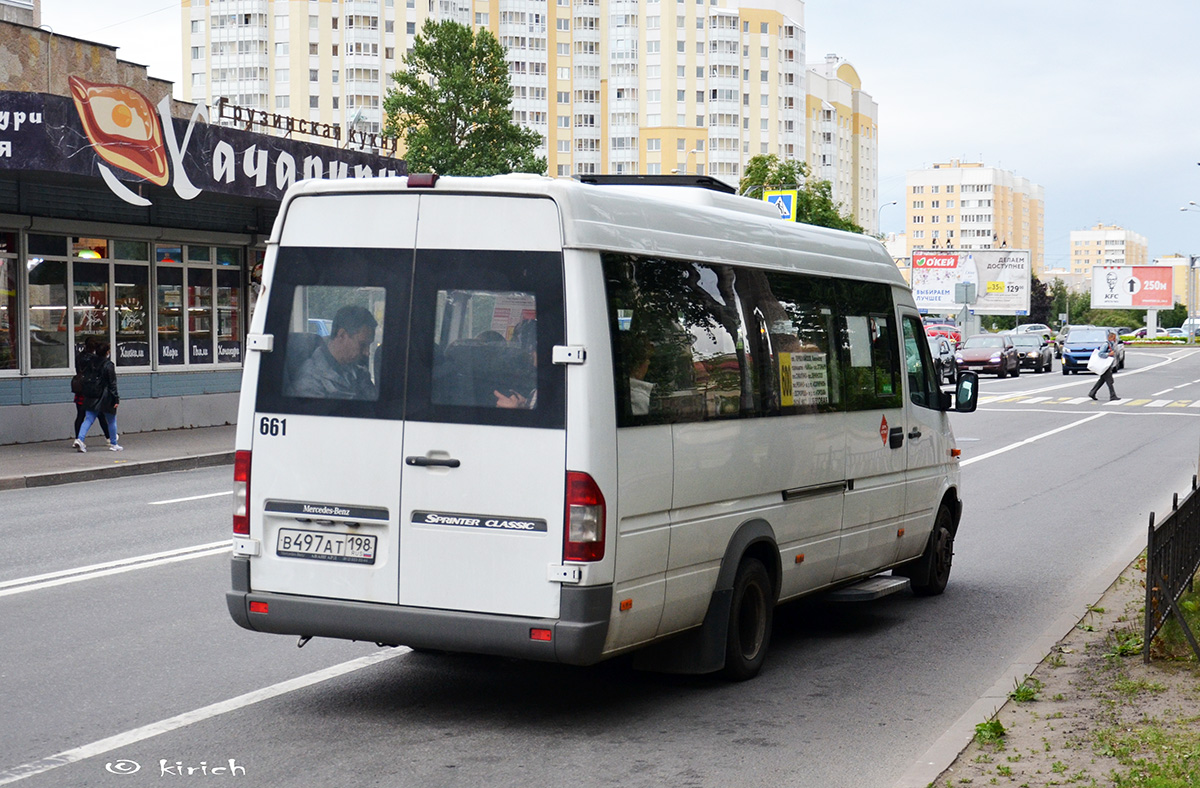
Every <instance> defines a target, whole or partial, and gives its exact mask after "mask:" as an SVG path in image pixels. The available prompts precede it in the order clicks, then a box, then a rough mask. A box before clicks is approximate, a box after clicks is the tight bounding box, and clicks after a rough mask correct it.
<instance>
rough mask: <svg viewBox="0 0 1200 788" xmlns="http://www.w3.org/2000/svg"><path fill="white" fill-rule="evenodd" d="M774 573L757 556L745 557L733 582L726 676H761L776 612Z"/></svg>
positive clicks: (726, 649)
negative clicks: (772, 574)
mask: <svg viewBox="0 0 1200 788" xmlns="http://www.w3.org/2000/svg"><path fill="white" fill-rule="evenodd" d="M772 588H773V586H772V584H771V576H770V575H769V574H768V573H767V569H766V567H765V566H763V564H762V562H761V561H759V560H758V559H757V558H749V557H747V558H744V559H743V560H742V563H741V564H740V565H739V566H738V571H737V576H736V577H735V578H734V581H733V599H732V601H731V603H730V606H729V631H728V632H727V633H726V641H725V643H726V645H725V668H724V670H723V673H724V675H725V677H726V678H728V679H732V680H733V681H745V680H746V679H751V678H754V677H755V676H756V675H758V671H759V670H760V669H762V665H763V661H764V660H765V659H766V657H767V647H768V646H769V645H770V643H771V624H772V621H773V619H774V615H775V604H774V594H773V593H772Z"/></svg>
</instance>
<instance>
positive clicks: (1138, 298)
mask: <svg viewBox="0 0 1200 788" xmlns="http://www.w3.org/2000/svg"><path fill="white" fill-rule="evenodd" d="M1173 306H1175V269H1174V268H1172V267H1171V266H1167V265H1162V266H1159V265H1123V266H1099V265H1097V266H1093V268H1092V309H1170V308H1171V307H1173Z"/></svg>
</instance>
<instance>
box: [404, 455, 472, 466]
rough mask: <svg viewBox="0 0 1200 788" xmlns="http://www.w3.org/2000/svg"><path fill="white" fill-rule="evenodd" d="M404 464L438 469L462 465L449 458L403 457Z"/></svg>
mask: <svg viewBox="0 0 1200 788" xmlns="http://www.w3.org/2000/svg"><path fill="white" fill-rule="evenodd" d="M404 464H405V465H419V466H421V467H430V466H435V467H439V468H457V467H458V466H460V465H462V463H461V462H459V461H458V460H456V459H453V458H451V457H445V458H441V457H405V458H404Z"/></svg>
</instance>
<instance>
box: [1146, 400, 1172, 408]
mask: <svg viewBox="0 0 1200 788" xmlns="http://www.w3.org/2000/svg"><path fill="white" fill-rule="evenodd" d="M1170 402H1171V400H1169V399H1156V400H1154V402H1151V403H1150V404H1149V405H1147V406H1146V407H1147V408H1165V407H1166V406H1167V404H1168V403H1170Z"/></svg>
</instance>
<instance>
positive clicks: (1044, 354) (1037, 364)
mask: <svg viewBox="0 0 1200 788" xmlns="http://www.w3.org/2000/svg"><path fill="white" fill-rule="evenodd" d="M1012 341H1013V345H1015V346H1016V348H1017V358H1018V360H1019V361H1020V362H1021V366H1022V367H1029V368H1030V369H1032V370H1033V371H1034V372H1049V371H1050V369H1051V367H1053V366H1054V349H1053V348H1052V347H1051V346H1050V341H1049V340H1048V339H1046V337H1044V336H1042V335H1041V334H1014V335H1013V338H1012Z"/></svg>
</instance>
